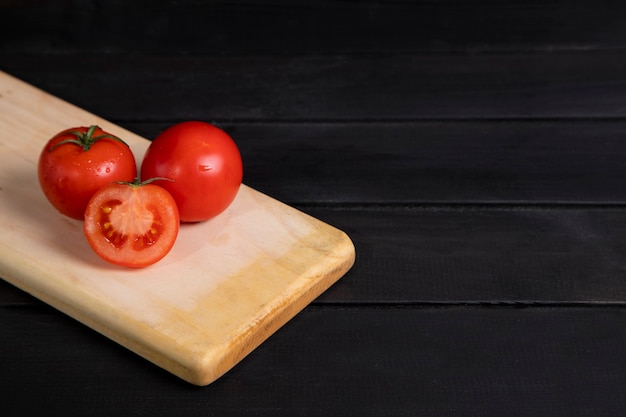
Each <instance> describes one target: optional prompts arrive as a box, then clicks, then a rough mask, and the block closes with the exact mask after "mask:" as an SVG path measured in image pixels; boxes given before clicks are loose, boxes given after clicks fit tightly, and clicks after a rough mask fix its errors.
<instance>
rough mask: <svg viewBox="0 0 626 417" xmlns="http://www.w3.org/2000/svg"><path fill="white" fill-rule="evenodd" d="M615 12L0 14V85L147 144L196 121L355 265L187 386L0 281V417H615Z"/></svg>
mask: <svg viewBox="0 0 626 417" xmlns="http://www.w3.org/2000/svg"><path fill="white" fill-rule="evenodd" d="M621 4H622V3H621V2H617V1H614V2H611V1H602V2H599V1H529V0H525V1H522V0H520V1H504V2H503V1H496V0H485V1H436V0H431V1H388V2H385V1H364V2H357V1H340V0H336V1H318V2H308V1H275V2H271V1H263V2H227V1H209V2H200V1H192V0H180V1H164V0H155V1H149V2H144V1H138V0H130V1H35V0H31V1H18V0H13V1H12V0H0V21H1V24H0V69H1V70H3V71H6V72H8V73H10V74H12V75H14V76H16V77H18V78H21V79H23V80H25V81H27V82H29V83H32V84H33V85H35V86H37V87H39V88H42V89H44V90H46V91H48V92H49V93H51V94H54V95H56V96H59V97H61V98H63V99H65V100H67V101H69V102H71V103H73V104H76V105H78V106H80V107H82V108H85V109H86V110H88V111H91V112H93V113H96V114H98V115H99V116H102V117H104V118H105V119H108V120H111V121H112V122H114V123H116V124H119V125H121V126H123V127H125V128H127V129H130V130H132V131H134V132H136V133H138V134H140V135H142V136H144V137H147V138H153V137H155V136H156V135H157V134H158V133H159V132H160V131H161V130H162V129H164V128H165V127H166V126H168V125H170V124H173V123H176V122H179V121H183V120H189V119H200V120H205V121H210V122H214V123H216V124H218V125H219V126H221V127H222V128H224V129H225V130H226V131H228V132H229V133H230V134H231V135H232V136H233V138H234V139H235V140H236V142H237V143H238V145H239V147H240V150H241V152H242V155H243V159H244V164H245V175H244V182H245V183H246V184H248V185H250V186H252V187H253V188H256V189H258V190H259V191H262V192H264V193H267V194H269V195H271V196H272V197H275V198H277V199H279V200H281V201H284V202H286V203H288V204H290V205H293V206H295V207H296V208H298V209H300V210H302V211H305V212H307V213H309V214H312V215H314V216H315V217H318V218H320V219H321V220H323V221H326V222H328V223H330V224H332V225H334V226H337V227H339V228H340V229H342V230H344V231H346V232H347V233H348V234H349V235H350V237H351V238H352V240H353V241H354V243H355V246H356V250H357V261H356V264H355V266H354V267H353V269H352V270H351V271H350V272H349V273H348V274H347V275H346V276H345V277H343V278H342V279H341V280H340V281H339V282H338V283H337V284H336V285H334V286H333V287H331V288H330V289H329V290H328V291H327V292H326V293H324V294H323V295H322V296H321V297H319V298H318V299H317V300H316V301H315V302H313V303H312V304H311V305H310V306H308V307H307V308H306V309H304V310H303V311H302V312H301V313H300V314H299V315H297V316H296V317H295V318H294V319H293V320H292V321H290V322H289V323H288V324H287V325H285V326H284V327H283V328H281V329H280V330H279V331H278V332H277V333H276V334H275V335H274V336H272V337H271V338H270V339H269V340H267V341H266V342H265V343H264V344H262V345H261V346H260V347H259V348H258V349H257V350H255V351H254V352H253V353H252V354H250V355H249V356H248V357H246V358H245V359H244V360H243V361H242V362H241V363H240V364H238V365H237V366H236V367H235V368H233V369H232V370H231V371H229V372H228V373H227V374H226V375H224V376H223V377H222V378H220V379H219V380H217V381H216V382H214V383H213V384H211V385H209V386H207V387H203V388H199V387H194V386H192V385H189V384H188V383H186V382H183V381H181V380H179V379H177V378H176V377H174V376H172V375H170V374H168V373H167V372H165V371H163V370H162V369H160V368H158V367H156V366H154V365H152V364H150V363H148V362H147V361H145V360H143V359H141V358H139V357H138V356H136V355H135V354H133V353H131V352H129V351H127V350H125V349H124V348H122V347H120V346H118V345H117V344H115V343H114V342H111V341H109V340H108V339H106V338H105V337H103V336H101V335H100V334H98V333H96V332H94V331H92V330H90V329H88V328H86V327H85V326H83V325H81V324H79V323H77V322H76V321H74V320H73V319H70V318H68V317H67V316H65V315H63V314H61V313H59V312H57V311H56V310H54V309H52V308H51V307H49V306H47V305H45V304H43V303H42V302H40V301H38V300H37V299H35V298H33V297H31V296H30V295H28V294H26V293H24V292H21V291H20V290H18V289H16V288H14V287H13V286H11V285H9V284H7V283H5V282H4V281H0V398H2V400H3V406H2V408H3V411H2V414H3V415H16V416H17V415H42V414H54V413H63V414H66V415H90V416H122V415H123V416H154V415H164V416H172V415H180V416H195V415H198V416H231V415H232V416H283V415H284V416H364V415H372V416H502V415H507V416H538V415H545V416H561V415H562V416H590V415H592V416H616V415H623V414H624V410H625V409H626V394H625V389H626V354H625V352H626V303H625V301H626V205H625V203H626V176H625V175H624V173H625V172H626V158H625V156H626V51H625V47H626V24H624V22H626V8H625V7H624V6H622V5H621ZM4 410H7V411H4Z"/></svg>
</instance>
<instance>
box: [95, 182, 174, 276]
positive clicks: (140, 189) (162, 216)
mask: <svg viewBox="0 0 626 417" xmlns="http://www.w3.org/2000/svg"><path fill="white" fill-rule="evenodd" d="M179 227H180V218H179V215H178V208H177V206H176V202H175V201H174V199H173V198H172V196H171V195H170V193H168V192H167V190H165V189H164V188H162V187H159V186H158V185H155V184H136V183H134V184H128V183H111V184H109V185H106V186H105V187H103V188H101V189H99V190H98V191H96V193H95V194H94V195H93V196H92V198H91V199H90V201H89V204H88V205H87V209H86V210H85V222H84V226H83V231H84V233H85V237H86V238H87V242H88V243H89V246H91V248H92V249H93V250H94V252H96V254H97V255H98V256H100V257H101V258H102V259H104V260H105V261H107V262H110V263H112V264H115V265H121V266H126V267H130V268H143V267H146V266H149V265H152V264H154V263H156V262H157V261H159V260H161V259H162V258H163V257H164V256H165V255H167V253H169V251H170V250H171V249H172V247H173V246H174V243H175V241H176V237H177V236H178V231H179Z"/></svg>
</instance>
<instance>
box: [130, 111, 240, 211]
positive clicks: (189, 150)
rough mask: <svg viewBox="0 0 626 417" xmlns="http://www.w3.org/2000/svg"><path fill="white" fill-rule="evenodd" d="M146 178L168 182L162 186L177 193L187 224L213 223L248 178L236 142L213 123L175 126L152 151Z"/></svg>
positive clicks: (147, 159) (143, 173)
mask: <svg viewBox="0 0 626 417" xmlns="http://www.w3.org/2000/svg"><path fill="white" fill-rule="evenodd" d="M141 177H142V178H155V177H161V178H166V179H168V180H169V181H162V182H161V183H159V185H160V186H161V187H163V188H165V189H166V190H168V191H169V192H170V194H172V197H174V200H176V204H177V205H178V211H179V213H180V220H181V221H182V222H198V221H203V220H208V219H210V218H212V217H215V216H217V215H218V214H220V213H221V212H223V211H224V210H225V209H226V208H227V207H228V206H229V205H230V203H232V201H233V200H234V199H235V196H236V195H237V191H239V187H240V185H241V180H242V178H243V163H242V160H241V154H240V153H239V149H238V148H237V145H236V144H235V142H234V141H233V140H232V138H231V137H230V136H229V135H228V134H227V133H226V132H224V131H223V130H221V129H219V128H218V127H216V126H213V125H212V124H209V123H205V122H200V121H189V122H183V123H179V124H176V125H173V126H171V127H169V128H167V129H166V130H164V131H163V132H162V133H161V134H160V135H158V136H157V137H156V138H155V139H154V140H153V141H152V143H151V144H150V146H149V147H148V150H147V151H146V154H145V156H144V159H143V162H142V164H141Z"/></svg>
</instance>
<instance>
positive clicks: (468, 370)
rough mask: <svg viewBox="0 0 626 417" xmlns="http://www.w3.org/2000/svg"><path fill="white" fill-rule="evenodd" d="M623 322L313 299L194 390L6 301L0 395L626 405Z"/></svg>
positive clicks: (82, 407) (195, 409) (32, 399)
mask: <svg viewBox="0 0 626 417" xmlns="http://www.w3.org/2000/svg"><path fill="white" fill-rule="evenodd" d="M625 326H626V313H625V312H624V311H622V310H620V309H613V308H591V309H589V308H587V309H585V308H534V309H517V308H482V307H475V308H469V307H458V308H425V309H421V308H420V309H415V308H399V309H375V308H371V309H362V308H357V309H350V308H338V309H327V308H308V309H306V310H304V311H303V312H302V313H301V314H300V315H298V316H297V317H296V318H295V319H294V320H292V321H291V322H289V323H288V324H287V325H286V326H285V327H283V328H282V329H280V330H279V331H278V332H277V333H276V334H275V335H274V336H273V337H271V338H270V339H269V340H268V341H266V342H265V343H264V344H263V345H261V347H259V348H258V349H257V350H256V351H254V352H253V353H252V354H251V355H250V356H248V357H247V358H246V359H244V360H243V361H242V362H241V363H240V364H239V365H238V366H236V367H235V368H234V369H233V370H231V371H230V372H229V373H227V374H226V375H225V376H224V377H222V378H221V379H219V380H218V381H217V382H215V383H214V384H212V385H209V386H208V387H204V388H197V387H192V386H190V385H188V384H186V383H184V382H182V381H179V380H178V379H177V378H175V377H173V376H170V375H169V374H167V373H166V372H165V371H162V370H160V369H158V368H156V367H155V366H153V365H151V364H149V363H148V362H146V361H144V360H143V359H140V358H138V357H136V356H135V355H134V354H132V353H130V352H127V351H126V350H124V349H123V348H121V347H119V346H117V345H116V344H114V343H113V342H109V341H108V340H106V339H105V338H104V337H101V336H100V335H97V334H95V333H94V332H92V331H90V330H88V329H86V328H84V327H83V326H81V325H78V324H76V323H75V322H73V321H72V320H69V319H66V318H64V317H62V316H60V315H56V314H52V313H51V312H50V311H49V310H47V309H23V308H20V309H2V310H0V328H2V329H3V334H4V335H5V337H3V338H2V339H1V340H0V352H1V353H2V354H1V355H0V392H2V398H3V399H5V401H9V400H10V402H9V403H10V404H11V405H12V409H14V410H19V412H17V413H15V414H13V415H20V416H25V415H40V414H41V412H42V411H43V410H45V411H46V412H47V413H54V412H64V413H65V414H71V415H90V416H105V415H106V416H110V415H125V416H140V415H174V414H176V415H185V416H195V415H202V416H206V415H215V416H231V415H232V416H241V415H255V416H265V415H267V416H283V415H285V416H287V415H288V416H294V415H299V416H318V415H319V416H322V415H333V416H363V415H368V416H389V415H393V416H400V415H406V416H409V415H411V416H413V415H421V416H458V415H470V414H471V415H481V416H502V415H507V416H508V415H510V416H533V417H535V416H538V415H545V416H569V417H572V416H588V415H594V416H603V415H607V416H608V415H620V414H621V412H622V411H623V410H624V407H625V406H626V396H624V391H623V387H624V386H625V384H626V371H625V369H626V359H625V355H624V350H625V349H626V333H624V331H623V329H624V327H625ZM9 403H7V404H9ZM5 415H7V414H6V413H5ZM9 415H10V414H9Z"/></svg>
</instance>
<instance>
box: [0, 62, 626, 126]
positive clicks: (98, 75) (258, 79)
mask: <svg viewBox="0 0 626 417" xmlns="http://www.w3.org/2000/svg"><path fill="white" fill-rule="evenodd" d="M77 61H78V63H80V64H78V63H77ZM0 68H1V69H2V70H4V71H6V72H9V73H12V74H13V75H15V76H17V77H19V78H22V79H24V80H26V81H27V82H30V83H33V84H35V85H36V86H38V87H40V88H42V89H44V90H47V91H49V92H51V93H52V94H55V95H58V96H60V97H61V98H64V99H66V100H67V101H70V102H72V103H74V104H76V105H78V106H80V107H83V108H86V109H88V110H90V111H92V112H94V113H96V114H98V115H101V116H103V117H105V118H107V119H115V120H125V121H164V120H184V119H192V118H199V119H214V120H220V121H265V122H267V121H346V120H349V121H392V122H393V121H413V120H424V119H426V120H430V119H481V118H488V119H493V118H521V119H528V118H586V119H588V118H623V116H624V108H626V55H624V54H623V53H621V52H615V51H608V52H588V51H579V52H568V53H545V54H507V55H436V56H423V55H397V54H396V55H385V56H370V55H357V56H346V55H333V56H310V57H307V56H237V57H232V56H227V57H197V56H194V57H185V56H183V57H176V58H171V59H170V58H167V57H162V56H156V57H132V56H129V57H127V56H123V57H120V56H116V55H113V56H109V55H96V56H93V55H88V56H71V57H66V56H59V55H27V56H25V55H18V56H14V55H6V54H5V55H0ZM87 69H88V70H87Z"/></svg>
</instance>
